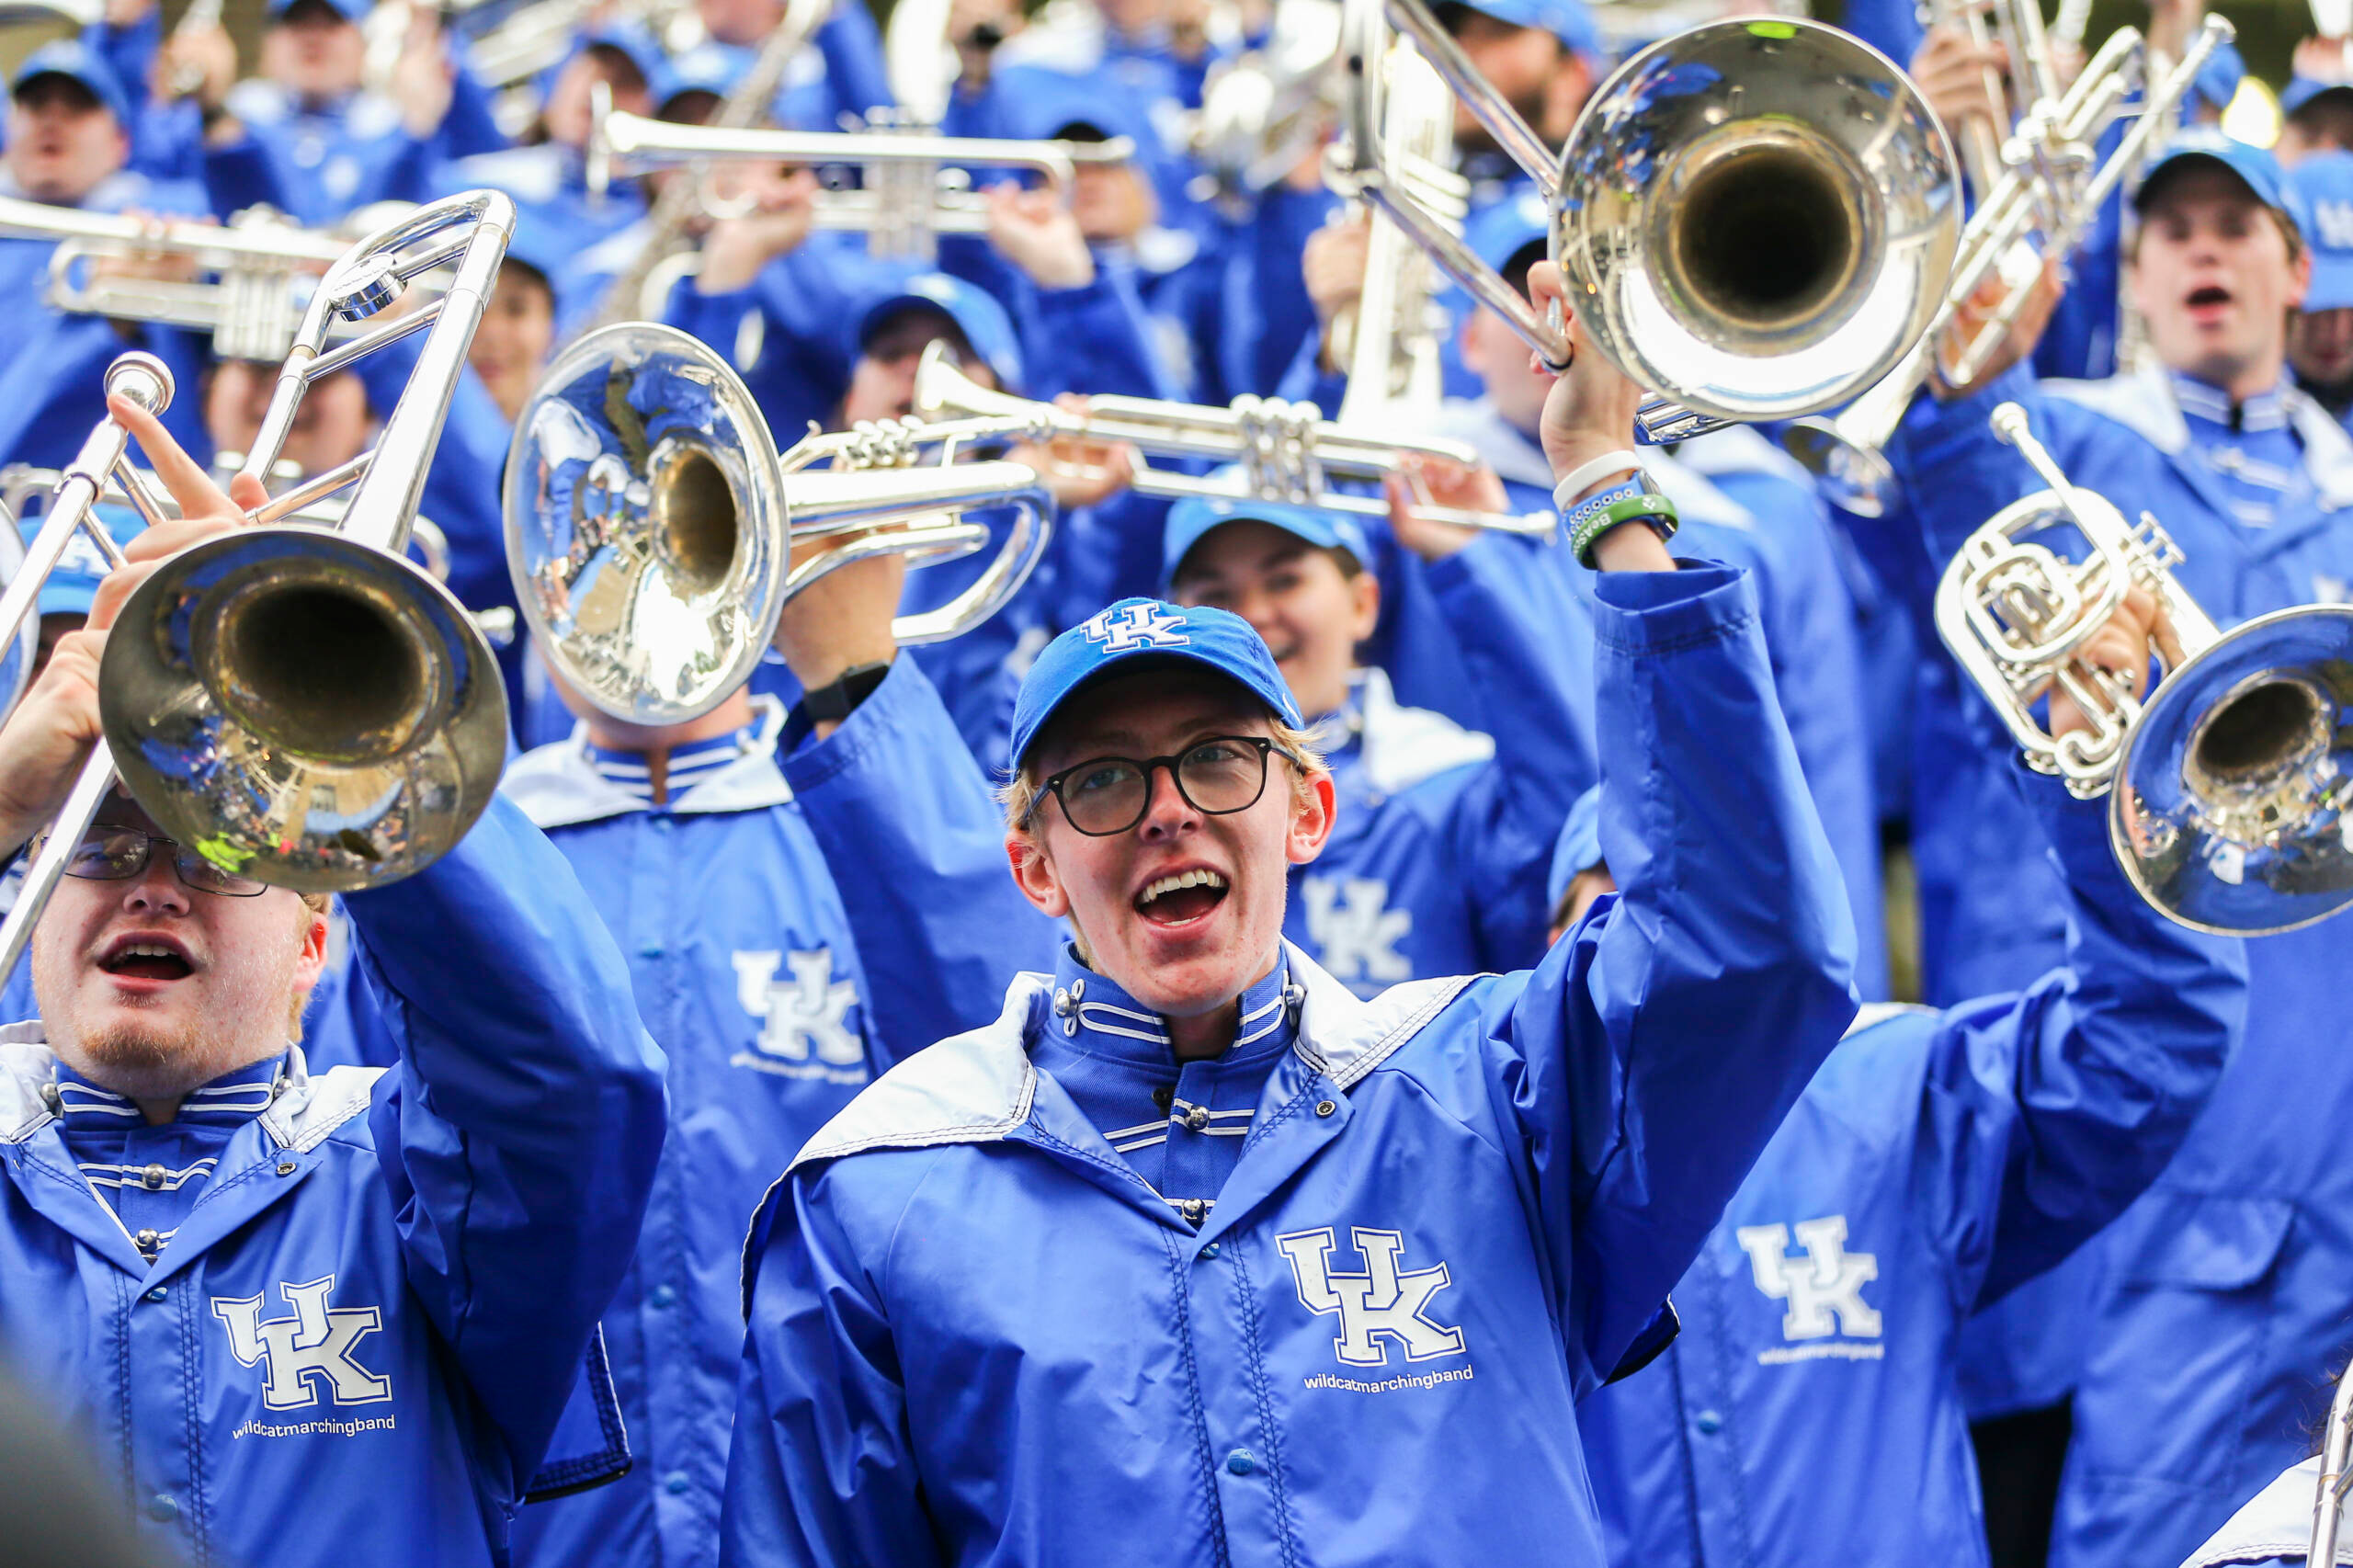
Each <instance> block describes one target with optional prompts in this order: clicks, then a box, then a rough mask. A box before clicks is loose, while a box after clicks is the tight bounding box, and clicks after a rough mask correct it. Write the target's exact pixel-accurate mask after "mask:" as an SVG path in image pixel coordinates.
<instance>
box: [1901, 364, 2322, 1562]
mask: <svg viewBox="0 0 2353 1568" xmlns="http://www.w3.org/2000/svg"><path fill="white" fill-rule="evenodd" d="M1993 425H1994V430H1995V434H1996V435H1998V436H2000V437H2001V438H2002V439H2003V440H2005V441H2006V442H2008V443H2009V444H2010V445H2011V446H2014V447H2016V448H2017V449H2018V451H2019V452H2020V453H2021V454H2022V455H2023V456H2024V457H2025V458H2026V460H2027V461H2028V462H2029V463H2030V464H2031V465H2033V467H2034V470H2035V472H2037V473H2038V474H2040V476H2041V478H2042V480H2043V482H2044V483H2046V484H2047V485H2049V486H2050V488H2048V489H2046V490H2042V491H2038V492H2036V493H2035V494H2031V495H2029V496H2026V497H2025V498H2024V499H2022V500H2019V501H2016V502H2013V503H2012V504H2011V505H2010V506H2006V507H2005V508H2003V509H2002V510H2001V511H2000V512H1998V513H1996V514H1995V516H1994V517H1991V518H1989V519H1988V520H1987V521H1986V522H1985V524H1984V526H1983V527H1982V528H1979V529H1978V530H1977V531H1976V532H1975V533H1974V534H1972V535H1971V536H1970V538H1969V540H1968V541H1967V542H1966V543H1965V544H1963V545H1962V547H1961V551H1960V553H1959V554H1958V555H1956V556H1955V557H1954V558H1953V560H1952V562H1951V563H1950V564H1949V565H1948V566H1947V567H1946V568H1945V573H1944V576H1943V578H1942V580H1941V581H1940V582H1939V583H1938V585H1937V597H1936V616H1937V631H1938V634H1939V635H1940V636H1942V637H1943V639H1944V642H1945V646H1946V647H1948V648H1949V649H1950V650H1951V651H1952V654H1953V657H1954V658H1956V659H1957V660H1959V661H1960V663H1961V668H1962V669H1963V670H1965V671H1966V672H1967V673H1968V674H1969V676H1970V678H1971V679H1972V680H1974V681H1975V682H1976V683H1977V686H1978V687H1979V689H1980V690H1982V691H1983V692H1984V694H1985V697H1986V699H1987V700H1988V701H1990V702H1991V703H1992V704H1993V705H1994V708H1995V711H1996V712H1998V713H1999V714H2001V716H2002V718H2003V720H2004V722H2006V723H2007V724H2008V726H2009V729H2010V733H2011V735H2012V736H2013V737H2014V738H2015V739H2016V740H2017V741H2018V745H2019V746H2020V748H2021V749H2022V750H2023V751H2024V752H2025V754H2026V761H2027V764H2028V766H2029V767H2032V768H2034V769H2035V770H2036V771H2038V772H2041V773H2048V774H2052V775H2054V776H2056V777H2057V778H2060V779H2062V780H2063V781H2064V782H2065V784H2066V786H2067V788H2068V790H2069V791H2070V792H2072V793H2073V794H2075V796H2076V797H2077V798H2078V799H2082V800H2094V799H2097V797H2099V796H2100V795H2102V794H2106V795H2107V796H2108V798H2109V814H2108V815H2109V842H2110V843H2111V844H2112V845H2113V846H2114V847H2115V850H2116V854H2117V858H2119V860H2120V861H2121V862H2122V864H2123V867H2124V870H2125V873H2126V875H2127V876H2128V877H2130V878H2131V881H2132V885H2133V886H2134V887H2135V888H2136V889H2138V890H2139V891H2140V892H2141V894H2142V896H2143V897H2144V898H2145V899H2147V900H2148V901H2149V903H2151V904H2153V905H2154V907H2155V908H2156V909H2157V910H2158V911H2159V912H2160V913H2162V914H2164V915H2166V916H2167V917H2168V918H2170V919H2173V920H2176V921H2178V922H2179V923H2180V924H2182V925H2184V926H2191V927H2194V928H2196V929H2198V930H2201V931H2215V932H2221V933H2223V934H2226V935H2240V936H2253V935H2257V934H2262V933H2268V932H2274V931H2289V930H2293V929H2295V928H2296V927H2297V926H2309V925H2311V924H2312V923H2313V922H2314V921H2317V920H2322V919H2325V918H2326V917H2327V916H2329V915H2334V914H2336V912H2337V911H2338V910H2340V909H2342V908H2344V907H2345V905H2346V903H2347V902H2348V901H2353V846H2348V845H2347V839H2346V832H2345V825H2344V824H2345V811H2346V808H2347V805H2348V804H2353V783H2348V771H2347V765H2348V763H2353V731H2347V730H2345V729H2343V728H2342V726H2343V725H2344V724H2345V722H2346V711H2347V704H2348V701H2353V607H2347V606H2343V605H2310V606H2305V607H2302V608H2296V609H2285V610H2278V611H2275V612H2273V613H2272V614H2269V615H2263V616H2257V617H2256V618H2255V619H2252V620H2249V621H2246V622H2245V623H2244V624H2242V625H2240V626H2236V627H2234V628H2232V629H2231V630H2230V631H2221V630H2220V629H2218V628H2217V627H2216V626H2215V624H2214V622H2213V621H2212V620H2211V619H2209V618H2208V617H2207V615H2206V613H2205V612H2204V611H2203V610H2201V609H2200V608H2198V606H2197V604H2196V603H2195V602H2194V601H2193V600H2192V599H2191V598H2190V597H2189V596H2188V594H2187V593H2186V592H2184V591H2183V589H2182V587H2181V585H2180V583H2179V581H2178V579H2177V578H2176V577H2175V575H2174V573H2173V568H2174V567H2175V566H2177V565H2178V564H2180V562H2181V561H2182V555H2181V552H2180V551H2179V550H2178V549H2177V548H2176V546H2175V545H2174V542H2173V540H2171V538H2169V537H2168V536H2167V535H2166V533H2165V529H2164V528H2162V527H2161V526H2160V525H2159V524H2158V522H2157V520H2156V519H2155V518H2154V517H2151V516H2149V515H2148V514H2147V513H2145V512H2144V513H2143V514H2142V516H2141V520H2140V522H2139V523H2138V524H2137V525H2135V524H2130V523H2127V522H2126V521H2125V520H2124V517H2123V515H2122V514H2121V513H2120V512H2119V511H2118V510H2117V509H2116V507H2115V506H2113V505H2111V504H2110V503H2109V501H2108V500H2107V499H2106V498H2105V497H2103V496H2100V495H2097V494H2094V493H2092V492H2091V491H2088V490H2083V489H2079V488H2077V487H2076V486H2075V485H2073V484H2071V483H2068V480H2067V476H2066V474H2065V473H2063V472H2061V470H2060V468H2059V465H2058V463H2057V462H2056V461H2055V460H2052V456H2051V454H2050V453H2049V452H2048V451H2046V450H2045V449H2043V447H2042V444H2041V443H2040V441H2038V440H2036V439H2035V437H2034V436H2033V435H2032V434H2031V433H2030V432H2029V428H2028V424H2027V416H2026V412H2025V410H2023V409H2021V408H2020V407H2019V406H2018V404H2017V403H2004V404H2002V405H2001V406H2000V407H1999V408H1997V409H1995V411H1994V415H1993ZM2070 525H2072V527H2073V528H2074V529H2075V532H2077V533H2079V534H2080V535H2082V537H2083V539H2084V540H2086V542H2087V543H2088V544H2089V546H2090V551H2091V552H2090V554H2089V556H2088V558H2087V559H2086V560H2085V561H2084V562H2082V563H2081V564H2075V563H2073V562H2068V561H2065V560H2063V559H2062V558H2061V557H2060V556H2059V555H2058V554H2057V553H2056V552H2054V551H2052V549H2050V548H2048V547H2046V546H2044V545H2040V544H2036V543H2032V542H2029V540H2030V538H2031V536H2033V535H2035V534H2037V533H2040V532H2043V531H2045V530H2047V529H2051V528H2064V527H2067V526H2070ZM2134 586H2139V587H2141V588H2143V589H2145V590H2147V591H2148V592H2149V593H2150V594H2151V595H2153V596H2154V597H2155V598H2156V599H2157V601H2158V603H2159V604H2160V605H2161V606H2163V608H2164V609H2165V613H2166V616H2167V618H2168V619H2170V620H2171V622H2172V625H2173V631H2174V633H2175V637H2176V639H2177V653H2178V657H2171V656H2170V655H2171V654H2172V653H2175V652H2176V650H2175V649H2174V648H2171V647H2169V648H2168V649H2167V650H2166V653H2167V654H2168V655H2169V657H2168V664H2169V665H2170V667H2169V668H2168V669H2167V670H2166V671H2165V676H2164V679H2163V681H2162V682H2161V683H2160V684H2159V685H2158V687H2156V689H2155V690H2154V691H2153V692H2152V693H2151V694H2150V695H2149V697H2148V699H2147V700H2146V701H2145V702H2141V701H2136V700H2135V699H2134V698H2133V696H2132V689H2131V688H2132V683H2131V680H2130V679H2129V678H2127V677H2124V676H2112V675H2110V674H2109V673H2108V672H2105V671H2102V670H2099V669H2097V668H2094V667H2092V666H2090V665H2087V664H2086V663H2085V662H2084V661H2083V659H2082V656H2081V655H2082V653H2083V650H2084V648H2085V647H2086V644H2088V643H2089V642H2090V641H2091V640H2092V639H2093V638H2094V637H2095V636H2097V633H2098V632H2099V631H2100V629H2101V627H2102V626H2103V625H2105V624H2106V622H2107V620H2108V619H2109V616H2110V615H2111V614H2113V613H2114V612H2115V610H2116V609H2117V608H2118V607H2119V606H2120V605H2121V604H2122V603H2123V602H2124V596H2125V594H2126V592H2127V591H2128V590H2129V589H2131V588H2132V587H2134ZM2053 688H2055V689H2058V690H2063V691H2064V692H2065V693H2066V694H2067V695H2068V696H2069V697H2071V698H2072V699H2074V700H2075V705H2076V706H2077V707H2078V708H2080V709H2081V710H2083V712H2084V714H2085V715H2086V718H2087V719H2088V720H2089V721H2090V724H2091V727H2090V728H2089V729H2086V730H2077V731H2072V732H2070V733H2067V734H2064V735H2060V736H2056V737H2054V736H2053V735H2052V733H2050V731H2049V730H2047V729H2045V728H2044V727H2043V725H2042V724H2041V723H2040V722H2038V721H2037V720H2036V719H2035V717H2034V715H2033V713H2032V710H2031V706H2030V705H2031V704H2032V703H2033V702H2034V701H2035V699H2037V698H2038V697H2040V695H2041V694H2042V693H2043V692H2044V691H2046V690H2050V689H2053ZM2323 1561H2326V1560H2325V1559H2324V1560H2323Z"/></svg>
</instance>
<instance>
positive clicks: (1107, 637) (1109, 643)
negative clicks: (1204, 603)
mask: <svg viewBox="0 0 2353 1568" xmlns="http://www.w3.org/2000/svg"><path fill="white" fill-rule="evenodd" d="M1184 626H1185V623H1184V621H1183V620H1181V619H1178V618H1177V617H1176V616H1175V615H1172V614H1170V613H1169V611H1168V609H1167V608H1166V607H1165V606H1163V605H1156V604H1125V605H1113V606H1112V607H1111V608H1109V609H1107V610H1105V611H1103V612H1102V613H1101V614H1099V615H1097V616H1096V617H1095V618H1094V619H1092V620H1089V621H1087V622H1086V625H1085V626H1084V627H1083V628H1082V630H1083V631H1086V640H1087V641H1088V642H1100V643H1102V644H1103V651H1104V652H1105V653H1134V652H1135V651H1136V650H1138V649H1140V648H1183V647H1188V646H1190V645H1191V643H1192V641H1193V640H1192V639H1191V638H1189V637H1188V636H1186V635H1185V631H1184Z"/></svg>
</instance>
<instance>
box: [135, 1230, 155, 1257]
mask: <svg viewBox="0 0 2353 1568" xmlns="http://www.w3.org/2000/svg"><path fill="white" fill-rule="evenodd" d="M162 1239H163V1238H162V1237H160V1236H158V1235H156V1234H155V1233H154V1232H153V1231H142V1232H140V1233H138V1234H137V1235H135V1236H133V1237H131V1245H132V1246H135V1247H137V1248H138V1249H139V1250H140V1251H141V1252H153V1251H154V1250H155V1244H156V1243H157V1242H158V1241H161V1240H162Z"/></svg>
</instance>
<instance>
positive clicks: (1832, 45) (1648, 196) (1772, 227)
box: [1554, 17, 1961, 420]
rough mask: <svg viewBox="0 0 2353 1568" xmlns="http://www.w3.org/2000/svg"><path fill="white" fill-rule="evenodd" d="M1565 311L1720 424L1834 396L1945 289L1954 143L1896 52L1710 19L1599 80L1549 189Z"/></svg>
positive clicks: (1875, 369) (1644, 378) (1864, 382)
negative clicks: (1893, 56) (1893, 57)
mask: <svg viewBox="0 0 2353 1568" xmlns="http://www.w3.org/2000/svg"><path fill="white" fill-rule="evenodd" d="M1554 210H1555V214H1556V224H1557V229H1558V233H1557V234H1556V236H1555V239H1556V248H1557V254H1558V258H1559V260H1560V263H1561V267H1562V271H1563V275H1564V278H1565V280H1566V281H1567V283H1568V287H1569V300H1570V302H1571V305H1572V307H1573V308H1574V310H1575V311H1576V312H1578V313H1579V314H1580V316H1581V318H1582V319H1583V320H1584V321H1585V323H1586V329H1587V331H1588V332H1589V333H1591V334H1592V335H1593V336H1594V339H1595V341H1596V343H1597V345H1598V346H1599V347H1600V348H1601V350H1602V352H1603V353H1604V354H1605V355H1607V356H1608V358H1610V359H1611V360H1612V361H1613V362H1614V363H1616V364H1617V365H1618V366H1619V367H1620V369H1623V370H1624V371H1625V372H1626V373H1627V375H1628V376H1629V377H1630V378H1631V379H1632V380H1634V381H1639V382H1642V383H1643V384H1644V385H1646V386H1649V387H1652V388H1654V389H1656V390H1658V391H1659V392H1663V393H1665V394H1666V395H1668V396H1670V397H1672V398H1674V399H1675V400H1676V401H1677V402H1679V403H1684V404H1686V405H1687V406H1688V407H1690V408H1692V409H1695V410H1697V411H1699V413H1702V414H1706V415H1712V416H1715V417H1717V418H1722V419H1732V420H1757V419H1774V418H1786V417H1789V416H1790V415H1800V414H1809V413H1813V412H1816V411H1818V410H1821V409H1824V408H1828V407H1831V406H1833V405H1834V404H1836V403H1843V402H1845V401H1847V399H1848V398H1850V397H1852V396H1854V395H1855V394H1856V393H1857V392H1860V391H1862V390H1863V389H1864V388H1866V387H1868V386H1870V385H1871V384H1873V383H1874V382H1876V381H1878V380H1879V379H1880V378H1881V376H1883V375H1885V374H1886V373H1887V372H1888V371H1889V370H1890V369H1893V368H1894V366H1895V364H1896V362H1897V361H1898V360H1900V359H1901V358H1903V357H1904V354H1905V353H1906V352H1907V351H1908V350H1909V349H1910V348H1911V347H1912V345H1913V344H1914V343H1915V341H1917V340H1918V338H1919V336H1920V334H1921V333H1922V331H1924V330H1925V329H1926V328H1927V324H1928V321H1929V319H1930V317H1931V316H1933V315H1934V313H1935V312H1936V309H1937V306H1938V302H1939V301H1940V300H1941V299H1942V291H1943V287H1944V281H1945V277H1946V274H1947V273H1948V272H1949V270H1950V268H1951V266H1952V258H1953V255H1954V250H1955V247H1956V244H1957V243H1958V239H1959V234H1960V225H1961V212H1960V204H1959V200H1958V197H1957V189H1956V185H1955V181H1954V177H1953V156H1952V149H1951V146H1950V143H1949V142H1948V141H1947V140H1946V137H1945V133H1944V131H1943V128H1942V127H1941V126H1940V125H1939V124H1938V121H1937V118H1936V116H1935V114H1934V113H1933V112H1932V111H1931V110H1930V109H1929V108H1928V107H1927V102H1926V101H1925V100H1924V99H1923V98H1922V97H1920V94H1919V91H1918V89H1917V88H1915V86H1914V85H1912V83H1911V80H1910V79H1909V78H1908V77H1906V76H1905V75H1904V73H1903V71H1902V70H1901V69H1899V68H1898V67H1897V66H1896V65H1895V64H1894V62H1892V61H1890V60H1888V59H1887V58H1886V57H1885V56H1883V55H1881V54H1880V53H1879V52H1878V51H1875V50H1873V49H1871V48H1870V47H1869V46H1868V45H1865V44H1862V43H1859V42H1858V41H1857V40H1854V39H1852V38H1849V37H1847V35H1845V34H1843V33H1840V32H1838V31H1836V29H1834V28H1827V27H1824V26H1820V25H1818V24H1814V23H1811V22H1804V21H1798V20H1792V19H1789V18H1781V17H1774V18H1739V19H1733V20H1727V21H1722V22H1713V23H1709V24H1706V25H1703V26H1700V27H1697V28H1692V29H1691V30H1689V31H1688V32H1686V33H1682V34H1679V35H1677V36H1676V37H1674V38H1670V39H1668V40H1665V41H1664V42H1661V43H1657V44H1654V45H1653V46H1652V47H1650V48H1649V49H1646V50H1644V51H1642V52H1641V53H1640V54H1637V55H1636V56H1634V57H1633V58H1632V59H1631V60H1630V61H1628V62H1626V63H1625V64H1624V65H1623V66H1621V67H1620V69H1619V70H1618V72H1617V74H1614V75H1613V76H1611V78H1610V79H1609V80H1608V82H1607V83H1605V84H1604V85H1603V86H1602V88H1601V89H1600V91H1599V92H1598V93H1597V94H1596V96H1595V97H1594V99H1593V101H1592V102H1591V103H1589V104H1588V105H1587V106H1586V110H1585V113H1584V115H1583V116H1582V117H1581V118H1580V119H1579V120H1578V122H1577V127H1576V130H1575V131H1574V133H1573V134H1572V135H1571V137H1570V140H1569V145H1568V147H1567V149H1566V151H1565V152H1564V153H1563V158H1562V164H1561V186H1560V190H1559V193H1558V196H1557V198H1556V199H1555V201H1554Z"/></svg>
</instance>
